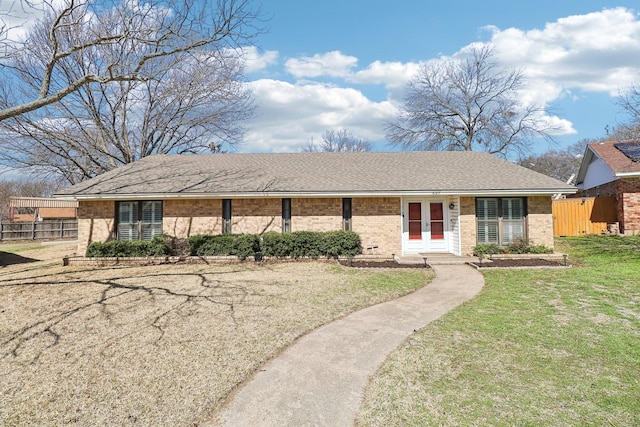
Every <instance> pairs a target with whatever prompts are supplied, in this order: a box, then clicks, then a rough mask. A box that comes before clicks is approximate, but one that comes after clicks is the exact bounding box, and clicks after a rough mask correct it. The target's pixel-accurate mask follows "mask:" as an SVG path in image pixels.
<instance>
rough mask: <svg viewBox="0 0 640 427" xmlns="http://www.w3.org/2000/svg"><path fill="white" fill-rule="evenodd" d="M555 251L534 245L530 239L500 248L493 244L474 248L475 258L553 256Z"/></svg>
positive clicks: (519, 240)
mask: <svg viewBox="0 0 640 427" xmlns="http://www.w3.org/2000/svg"><path fill="white" fill-rule="evenodd" d="M551 253H553V249H551V248H548V247H546V246H545V245H532V244H531V243H530V241H529V240H528V239H515V240H512V241H511V243H509V244H508V245H507V246H498V245H495V244H493V243H490V244H481V245H477V246H475V247H474V248H473V255H474V256H481V255H482V256H485V255H494V254H551Z"/></svg>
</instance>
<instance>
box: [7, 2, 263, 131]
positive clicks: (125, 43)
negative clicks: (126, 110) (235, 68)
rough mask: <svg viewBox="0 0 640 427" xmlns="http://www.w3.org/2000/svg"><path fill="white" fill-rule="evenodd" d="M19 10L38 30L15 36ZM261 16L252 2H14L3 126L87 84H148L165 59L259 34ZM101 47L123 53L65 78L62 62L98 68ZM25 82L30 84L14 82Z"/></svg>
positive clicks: (234, 43)
mask: <svg viewBox="0 0 640 427" xmlns="http://www.w3.org/2000/svg"><path fill="white" fill-rule="evenodd" d="M16 3H17V4H18V6H16ZM19 9H22V10H27V9H28V10H30V11H33V12H35V13H38V14H41V15H42V18H41V19H40V20H39V21H38V23H37V24H36V28H37V29H36V31H32V32H30V33H29V35H28V36H27V37H26V38H22V39H15V38H12V37H9V33H10V30H11V29H12V27H11V25H10V24H9V23H8V21H9V18H10V17H11V14H12V13H13V12H15V11H17V10H19ZM259 16H260V15H259V11H256V10H254V9H252V8H251V7H250V0H218V1H216V2H192V1H191V0H147V1H145V2H144V3H143V2H140V1H138V0H122V3H120V4H117V3H114V2H111V1H106V0H105V1H99V0H60V1H59V0H38V1H35V0H33V1H31V0H16V2H14V3H13V6H12V8H11V10H9V11H5V12H4V15H1V16H0V67H2V68H1V70H2V75H1V76H0V82H1V83H0V84H1V86H0V121H3V120H6V119H8V118H11V117H15V116H18V115H21V114H25V113H28V112H31V111H35V110H37V109H39V108H42V107H44V106H46V105H51V104H53V103H55V102H58V101H60V100H62V99H64V98H65V97H66V96H68V95H69V94H71V93H74V92H76V91H77V90H78V89H80V88H81V87H83V86H85V85H87V84H92V83H108V82H130V81H145V80H149V79H153V78H154V76H155V75H156V74H157V71H158V66H161V65H160V62H161V61H162V60H163V59H165V58H168V57H173V56H175V55H178V54H181V53H185V52H191V51H195V50H199V49H203V48H213V49H217V50H221V49H222V48H223V47H225V46H226V47H235V46H238V44H239V43H241V42H243V41H246V40H248V39H250V38H251V37H252V36H253V35H255V34H257V32H258V31H257V30H256V28H255V27H254V26H253V24H254V22H256V20H257V19H258V18H259ZM105 46H107V47H114V46H117V47H118V48H119V51H120V55H118V56H115V57H112V58H101V61H103V63H102V64H101V67H100V68H94V67H92V66H89V65H87V67H86V68H84V69H83V70H82V71H83V72H82V73H80V74H77V75H75V76H69V75H66V73H65V71H64V69H63V67H62V65H63V64H65V63H68V62H76V63H83V64H95V62H94V61H93V59H95V55H96V49H97V48H99V47H105ZM25 81H30V83H31V84H29V85H26V86H22V85H18V84H17V82H25Z"/></svg>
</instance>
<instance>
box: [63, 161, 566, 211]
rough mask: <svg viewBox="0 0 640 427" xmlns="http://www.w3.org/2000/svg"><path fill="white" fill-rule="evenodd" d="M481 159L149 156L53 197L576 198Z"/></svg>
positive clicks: (525, 172)
mask: <svg viewBox="0 0 640 427" xmlns="http://www.w3.org/2000/svg"><path fill="white" fill-rule="evenodd" d="M575 191H576V189H575V187H572V186H569V185H567V184H564V183H562V182H561V181H558V180H555V179H553V178H550V177H548V176H546V175H542V174H540V173H537V172H534V171H531V170H529V169H526V168H524V167H521V166H518V165H515V164H513V163H510V162H508V161H506V160H502V159H499V158H497V157H494V156H491V155H490V154H487V153H479V152H435V151H429V152H424V151H423V152H399V153H380V152H369V153H283V154H208V155H204V154H197V155H155V156H150V157H145V158H143V159H141V160H139V161H137V162H134V163H131V164H128V165H125V166H123V167H121V168H118V169H115V170H112V171H110V172H107V173H104V174H102V175H100V176H98V177H96V178H93V179H90V180H88V181H84V182H82V183H80V184H76V185H74V186H72V187H69V188H67V189H64V190H62V191H60V192H59V193H58V196H67V197H68V196H73V197H75V198H78V199H101V198H104V199H124V198H173V197H262V196H267V197H269V196H271V197H282V196H347V197H349V196H365V195H371V196H398V195H409V194H415V195H432V194H440V195H447V194H503V195H506V194H521V195H523V194H553V193H575Z"/></svg>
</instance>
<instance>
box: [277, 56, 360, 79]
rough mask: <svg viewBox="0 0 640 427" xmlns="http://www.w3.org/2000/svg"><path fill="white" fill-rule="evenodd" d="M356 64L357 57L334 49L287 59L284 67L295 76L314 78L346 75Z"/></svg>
mask: <svg viewBox="0 0 640 427" xmlns="http://www.w3.org/2000/svg"><path fill="white" fill-rule="evenodd" d="M357 65H358V59H357V58H356V57H354V56H349V55H345V54H343V53H342V52H340V51H337V50H334V51H333V52H327V53H323V54H315V55H313V56H304V57H302V58H300V59H295V58H292V59H289V60H287V61H286V62H285V67H286V69H287V71H288V72H289V73H291V74H292V75H293V76H294V77H296V78H316V77H321V76H329V77H348V76H349V75H350V74H351V70H352V69H353V68H354V67H356V66H357Z"/></svg>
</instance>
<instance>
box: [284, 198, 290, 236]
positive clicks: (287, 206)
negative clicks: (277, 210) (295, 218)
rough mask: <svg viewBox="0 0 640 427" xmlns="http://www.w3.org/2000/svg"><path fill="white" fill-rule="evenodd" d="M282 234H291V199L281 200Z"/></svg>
mask: <svg viewBox="0 0 640 427" xmlns="http://www.w3.org/2000/svg"><path fill="white" fill-rule="evenodd" d="M282 232H283V233H289V232H291V199H282Z"/></svg>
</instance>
